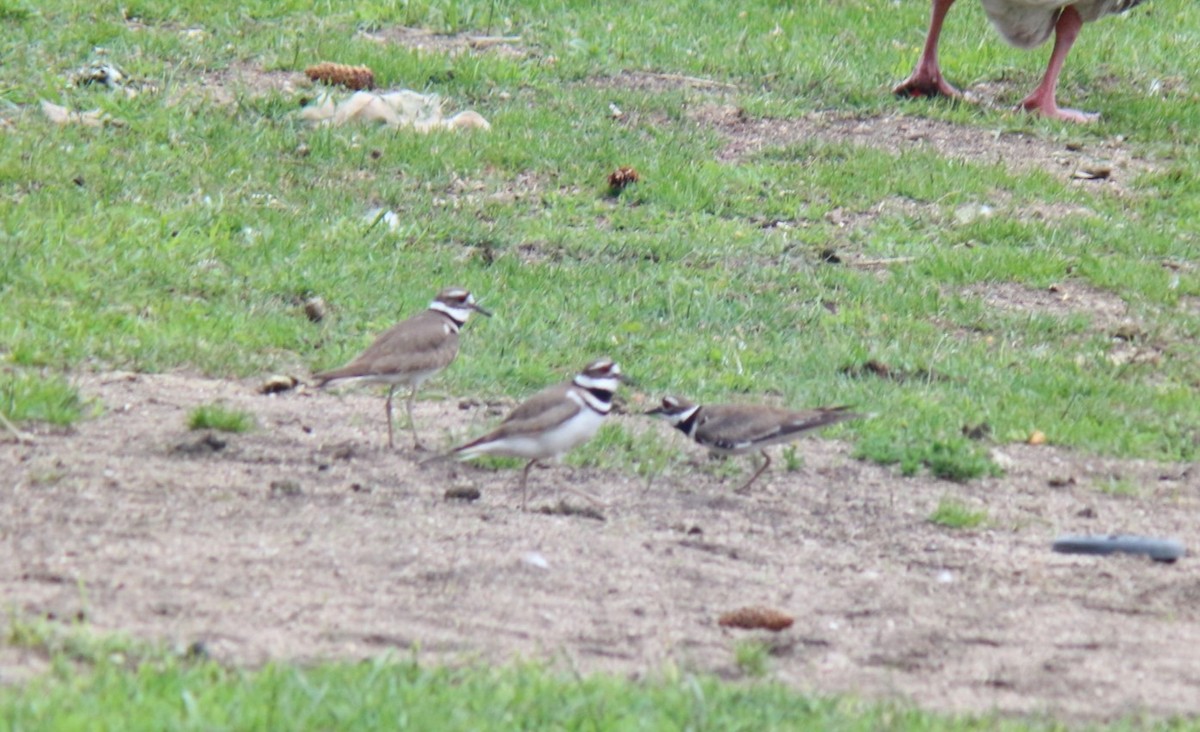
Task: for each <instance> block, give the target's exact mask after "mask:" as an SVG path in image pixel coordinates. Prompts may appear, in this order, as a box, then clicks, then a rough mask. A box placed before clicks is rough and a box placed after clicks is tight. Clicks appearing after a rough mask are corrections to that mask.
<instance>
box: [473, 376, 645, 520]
mask: <svg viewBox="0 0 1200 732" xmlns="http://www.w3.org/2000/svg"><path fill="white" fill-rule="evenodd" d="M621 381H624V377H623V376H622V375H621V367H620V366H618V365H617V364H615V363H613V361H612V359H608V358H600V359H597V360H595V361H592V362H591V363H590V364H588V366H587V368H585V369H584V370H583V371H582V372H580V373H579V374H578V375H576V376H575V378H573V379H571V380H570V381H568V382H566V383H563V384H556V385H554V386H550V387H547V388H545V389H543V390H541V391H539V392H538V393H537V394H534V395H533V396H531V397H529V399H526V400H525V401H524V402H522V403H521V404H520V405H518V406H517V408H516V409H514V410H513V411H512V413H511V414H509V415H508V416H507V417H505V418H504V421H503V422H501V423H500V426H499V427H497V428H496V429H494V430H492V431H491V432H489V433H487V434H486V435H484V436H483V437H480V438H479V439H476V440H472V441H471V442H468V443H467V444H465V445H462V446H460V447H456V448H454V450H452V451H451V453H450V454H451V455H453V456H455V457H458V458H461V459H464V460H469V459H471V458H474V457H478V456H480V455H498V456H501V457H518V458H524V459H526V460H528V461H529V462H528V463H526V464H525V469H524V470H523V471H522V472H521V510H525V506H526V493H525V487H526V484H527V483H528V482H529V469H530V468H532V467H533V465H534V463H536V462H538V461H539V460H545V459H547V458H556V457H559V456H561V455H563V454H564V453H566V452H567V451H569V450H571V449H572V448H574V447H576V446H577V445H580V444H582V443H584V442H587V441H588V440H590V439H591V438H592V436H593V435H595V434H596V430H598V429H600V424H601V422H603V421H604V416H605V415H606V414H608V413H609V411H610V410H611V409H612V399H613V394H615V393H616V391H617V385H618V384H619V383H620V382H621ZM568 489H569V490H571V491H572V492H574V493H577V494H579V495H581V496H583V497H585V498H587V499H588V500H590V501H594V502H597V503H598V502H599V501H597V499H596V498H594V497H592V496H589V495H587V494H586V493H583V492H581V491H578V490H576V489H574V488H570V487H568Z"/></svg>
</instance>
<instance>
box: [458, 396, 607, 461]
mask: <svg viewBox="0 0 1200 732" xmlns="http://www.w3.org/2000/svg"><path fill="white" fill-rule="evenodd" d="M572 388H578V387H575V386H574V384H572V383H571V382H567V383H565V384H555V385H554V386H549V387H546V388H545V389H542V390H541V391H539V392H538V393H536V394H534V395H533V396H531V397H529V398H528V399H526V400H525V401H523V402H521V403H520V404H519V405H517V408H516V409H514V410H513V411H512V413H510V414H509V415H508V416H507V417H505V418H504V421H503V422H501V423H500V426H498V427H497V428H496V429H494V430H492V431H491V432H489V433H488V434H486V435H484V436H483V437H480V438H479V439H477V440H474V441H473V442H471V443H469V444H467V445H463V448H469V447H472V446H475V445H480V444H483V443H485V442H494V441H496V440H502V439H504V438H506V437H514V436H517V435H537V434H540V433H542V432H545V431H547V430H550V429H552V428H554V427H556V426H558V425H560V424H562V423H563V422H566V421H567V420H568V419H570V418H571V417H574V416H575V415H576V414H579V410H580V409H583V408H584V407H583V406H581V405H580V404H579V403H578V402H576V401H575V400H574V399H571V398H569V397H568V396H567V391H568V390H569V389H572Z"/></svg>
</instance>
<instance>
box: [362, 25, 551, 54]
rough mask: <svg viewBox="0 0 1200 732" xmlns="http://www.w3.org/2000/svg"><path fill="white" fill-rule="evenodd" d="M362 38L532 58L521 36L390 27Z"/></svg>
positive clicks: (443, 50)
mask: <svg viewBox="0 0 1200 732" xmlns="http://www.w3.org/2000/svg"><path fill="white" fill-rule="evenodd" d="M359 36H361V37H363V38H366V39H367V40H371V41H376V42H378V43H394V44H396V45H399V46H403V47H405V48H411V49H414V50H418V51H426V52H430V53H440V54H445V55H447V56H458V55H460V54H463V53H481V52H490V53H495V54H498V55H500V56H506V57H509V58H514V59H522V58H525V57H527V56H529V55H530V51H529V49H528V48H527V47H526V46H524V45H522V43H521V38H520V37H519V36H499V35H495V36H493V35H481V34H478V33H434V32H433V31H429V30H425V29H424V28H404V27H388V28H381V29H378V30H373V31H365V30H364V31H360V32H359Z"/></svg>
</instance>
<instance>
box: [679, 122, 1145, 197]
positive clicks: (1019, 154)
mask: <svg viewBox="0 0 1200 732" xmlns="http://www.w3.org/2000/svg"><path fill="white" fill-rule="evenodd" d="M692 118H693V119H694V120H696V122H697V123H699V124H702V125H706V126H711V127H714V128H716V129H718V130H720V131H721V132H722V133H723V134H724V135H725V136H726V137H727V138H728V139H729V142H728V144H727V145H726V146H725V148H724V149H723V150H721V152H720V153H719V155H718V157H719V159H721V160H724V161H728V162H732V161H736V160H739V159H742V158H745V157H746V156H749V155H753V154H754V153H756V152H758V151H760V150H762V149H764V148H768V147H780V146H785V145H794V144H797V143H800V142H803V141H805V140H809V139H812V138H817V139H820V140H824V141H826V142H849V143H854V144H857V145H864V146H867V147H873V148H877V149H880V150H890V151H895V150H900V149H905V148H926V149H929V150H932V151H934V152H936V153H938V154H939V155H942V156H944V157H948V158H953V159H957V160H967V161H971V162H991V163H997V164H1000V165H1003V166H1005V167H1007V168H1010V169H1012V170H1015V171H1021V172H1024V171H1029V170H1045V171H1046V172H1048V173H1050V174H1051V175H1054V176H1056V177H1062V178H1067V179H1073V180H1074V178H1073V176H1074V175H1075V173H1076V172H1077V171H1081V170H1092V169H1094V168H1098V167H1099V168H1106V169H1108V171H1109V172H1108V174H1107V177H1104V178H1100V179H1092V180H1082V179H1080V180H1078V184H1079V185H1089V186H1102V187H1105V188H1106V189H1107V190H1113V191H1115V192H1118V193H1119V192H1123V191H1125V190H1127V188H1128V183H1129V181H1130V180H1132V179H1133V177H1134V176H1136V175H1138V174H1140V173H1142V172H1145V171H1146V170H1149V169H1151V167H1152V166H1151V164H1150V163H1149V162H1148V161H1146V160H1142V159H1140V158H1137V157H1135V156H1134V155H1133V154H1132V153H1131V152H1130V150H1129V148H1128V146H1127V145H1126V144H1125V142H1124V140H1122V139H1119V138H1112V139H1109V140H1105V141H1104V142H1102V143H1087V144H1085V143H1080V142H1067V143H1063V142H1056V141H1053V140H1043V139H1041V138H1038V137H1035V136H1033V135H1028V134H1025V133H1022V132H1006V131H1003V130H988V129H984V128H978V127H964V126H961V125H956V124H953V123H951V122H944V121H942V120H937V119H927V118H924V117H911V116H907V115H903V114H888V115H882V116H875V117H860V116H854V115H848V114H845V113H841V112H816V113H813V114H809V115H806V116H804V117H798V118H793V119H772V118H754V117H750V116H748V115H746V114H745V112H744V111H743V110H741V109H740V108H738V107H735V106H731V105H713V104H710V105H703V106H700V107H698V108H696V109H695V110H693V111H692Z"/></svg>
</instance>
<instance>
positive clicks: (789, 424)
mask: <svg viewBox="0 0 1200 732" xmlns="http://www.w3.org/2000/svg"><path fill="white" fill-rule="evenodd" d="M646 414H653V415H659V416H661V417H663V418H664V419H666V420H667V421H668V422H670V423H671V424H672V425H673V426H674V427H675V429H677V430H679V431H680V432H682V433H683V434H685V435H687V436H688V437H690V438H692V439H693V440H695V441H696V442H697V443H699V444H701V445H703V446H704V447H707V448H708V449H709V451H710V452H713V453H716V454H717V455H745V454H746V453H749V452H753V451H755V450H758V451H759V452H761V453H762V456H763V464H762V467H760V468H759V469H758V470H757V471H756V472H755V473H754V475H752V476H750V480H747V481H746V482H745V483H743V484H742V486H741V487H740V488H738V489H737V490H736V491H735V493H740V494H745V493H746V492H747V491H749V489H750V484H751V483H753V482H754V481H755V480H756V479H757V478H758V476H760V475H762V473H763V471H764V470H766V469H767V467H768V466H769V465H770V464H771V456H770V455H768V454H767V450H766V448H767V447H768V446H769V445H777V444H779V443H781V442H791V441H792V440H795V439H796V438H798V437H799V436H800V435H801V434H802V433H804V432H808V431H809V430H814V429H817V428H818V427H825V426H827V425H831V424H834V423H836V422H842V421H844V420H847V419H855V418H857V417H861V416H862V415H861V414H856V413H854V412H851V411H849V408H848V407H820V408H818V409H810V410H806V411H803V412H793V411H791V410H787V409H779V408H778V407H769V406H759V405H753V404H710V405H707V406H700V405H699V404H693V403H691V402H689V401H688V400H686V399H683V398H681V397H672V396H669V397H666V398H664V399H663V400H662V406H660V407H656V408H654V409H651V410H650V411H649V412H646Z"/></svg>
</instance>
